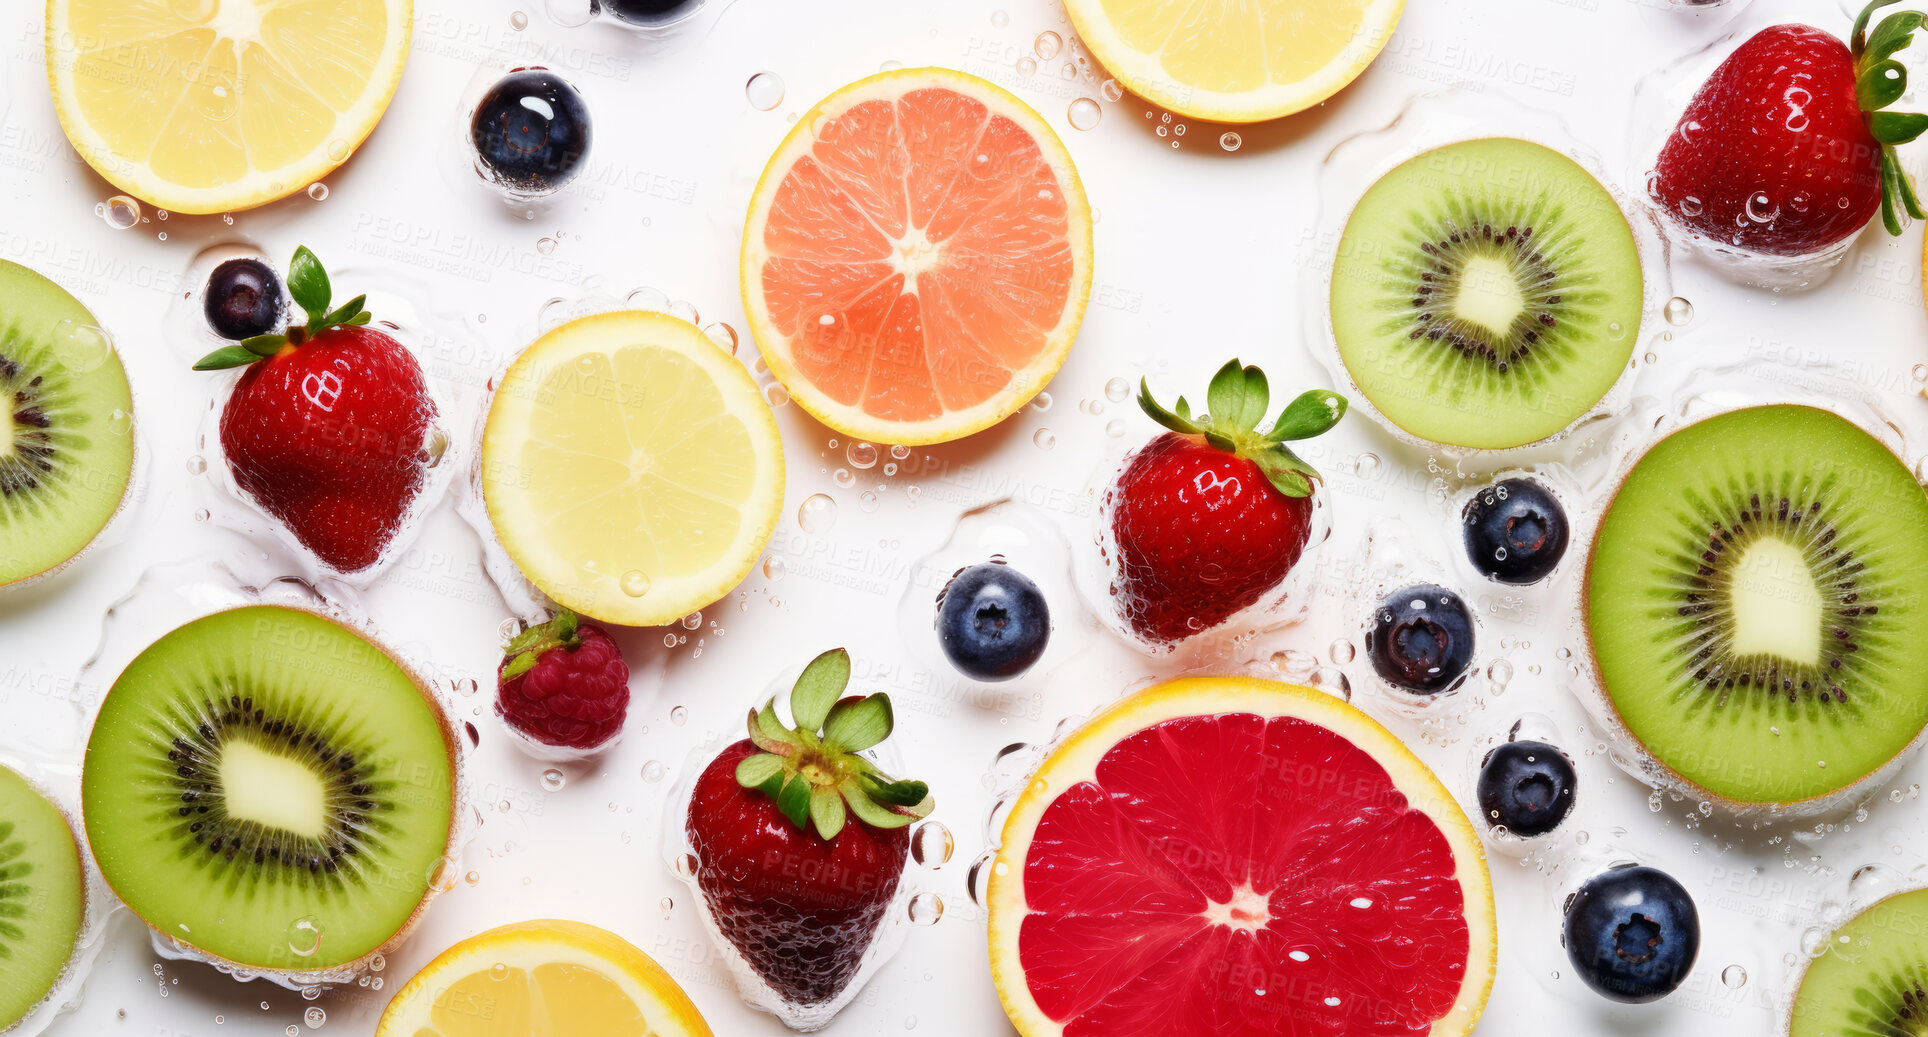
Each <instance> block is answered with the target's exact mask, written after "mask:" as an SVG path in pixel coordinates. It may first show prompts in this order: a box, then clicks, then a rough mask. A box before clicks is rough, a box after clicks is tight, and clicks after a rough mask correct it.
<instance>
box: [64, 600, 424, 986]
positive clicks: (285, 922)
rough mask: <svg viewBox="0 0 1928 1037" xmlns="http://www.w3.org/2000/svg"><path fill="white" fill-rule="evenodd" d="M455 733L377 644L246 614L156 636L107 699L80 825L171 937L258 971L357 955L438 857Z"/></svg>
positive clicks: (400, 924)
mask: <svg viewBox="0 0 1928 1037" xmlns="http://www.w3.org/2000/svg"><path fill="white" fill-rule="evenodd" d="M453 745H454V743H453V742H452V741H451V739H450V736H449V729H448V727H447V724H446V721H445V718H444V716H443V714H442V712H441V710H440V709H439V708H438V707H437V706H436V705H435V704H434V702H433V701H432V700H431V699H430V698H429V697H428V695H427V693H426V692H425V691H424V690H423V689H422V687H421V686H420V685H419V684H417V683H416V681H415V679H414V678H413V677H412V676H410V674H409V673H408V672H407V671H406V670H404V669H403V668H402V667H401V666H400V665H398V664H397V663H396V662H395V660H394V659H392V658H391V657H390V656H389V655H388V654H387V653H386V652H384V651H383V650H382V649H381V648H379V647H377V646H376V645H374V644H372V643H370V642H369V641H367V640H366V639H364V638H363V637H362V636H361V635H359V634H357V633H355V632H354V631H352V630H350V629H348V628H347V627H344V626H342V625H341V624H339V623H336V622H334V621H333V620H330V619H327V618H324V617H322V616H318V615H315V614H313V613H310V612H304V611H300V610H297V609H290V608H282V607H277V606H267V605H257V606H248V607H244V608H237V609H231V610H229V611H226V612H217V613H215V614H213V615H211V616H207V617H204V618H202V619H197V620H195V621H193V622H191V623H188V624H187V625H185V626H183V627H180V628H179V629H177V630H175V631H173V632H172V633H169V634H167V635H165V636H163V637H162V638H161V639H160V640H158V641H156V642H154V643H153V644H152V645H150V646H149V647H148V648H147V650H146V651H143V652H142V653H141V654H140V655H139V656H137V657H136V658H135V659H134V661H133V662H132V663H130V664H128V667H127V669H126V671H125V672H123V673H122V674H121V675H120V678H119V679H118V680H116V681H115V682H114V686H113V687H112V688H110V689H109V690H108V692H107V698H106V700H105V701H104V702H103V703H102V704H101V708H100V714H99V716H98V717H97V718H96V719H95V721H94V730H93V733H92V734H91V735H90V736H89V738H88V742H87V759H86V764H85V767H84V768H83V770H82V773H81V816H82V818H83V819H84V821H85V822H86V826H87V838H88V840H89V842H90V843H91V845H92V847H93V851H94V859H95V860H96V861H98V862H99V864H100V870H101V873H102V874H103V875H104V876H105V877H106V879H107V883H108V885H110V886H112V887H113V888H114V892H115V893H117V894H119V895H120V898H121V899H122V900H124V901H126V902H127V906H128V907H130V908H132V909H133V910H134V913H136V914H138V915H140V916H141V917H142V918H143V919H145V920H146V921H147V924H148V925H150V926H152V927H154V928H155V929H156V930H158V931H159V932H160V933H162V934H163V935H165V936H167V937H168V938H170V939H172V940H174V941H176V942H178V943H181V944H184V945H186V946H188V947H191V948H194V949H196V950H198V951H200V952H202V953H203V954H206V955H209V956H211V957H213V958H216V959H220V960H223V961H226V962H230V963H233V964H235V965H238V966H241V967H245V968H247V969H250V970H253V971H282V972H316V971H324V970H331V969H337V968H339V967H341V966H344V965H353V964H356V963H359V962H360V961H361V960H362V959H364V958H366V957H367V956H368V955H370V954H373V953H374V952H376V951H378V950H381V949H382V948H383V947H384V946H385V945H387V944H389V943H390V942H391V941H392V940H393V939H394V938H396V937H397V936H399V935H400V934H402V933H403V932H404V931H405V930H406V929H407V928H408V926H409V925H410V924H411V923H412V922H413V920H414V919H415V917H416V915H417V914H418V913H419V912H420V910H421V909H422V907H423V906H424V904H425V903H426V900H427V897H428V892H429V887H430V884H431V882H432V879H433V875H432V873H433V872H434V871H435V870H436V868H437V867H438V862H439V861H440V859H441V858H442V857H444V856H446V855H447V854H448V853H449V842H450V838H451V835H450V833H451V828H452V824H453V820H454V778H455V772H454V763H453V761H454V748H453Z"/></svg>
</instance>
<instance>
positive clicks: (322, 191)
mask: <svg viewBox="0 0 1928 1037" xmlns="http://www.w3.org/2000/svg"><path fill="white" fill-rule="evenodd" d="M308 197H310V198H312V199H314V200H315V201H317V202H325V201H327V200H328V185H327V184H323V183H313V184H309V185H308Z"/></svg>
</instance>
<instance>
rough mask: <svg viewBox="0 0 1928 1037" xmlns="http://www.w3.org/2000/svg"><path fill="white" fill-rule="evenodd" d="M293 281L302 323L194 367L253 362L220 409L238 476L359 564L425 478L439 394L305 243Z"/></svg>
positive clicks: (314, 546)
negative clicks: (338, 303) (334, 293)
mask: <svg viewBox="0 0 1928 1037" xmlns="http://www.w3.org/2000/svg"><path fill="white" fill-rule="evenodd" d="M288 288H289V291H290V293H291V294H292V295H293V296H294V299H295V302H296V303H298V304H300V305H301V306H302V308H303V309H305V310H307V311H308V323H307V325H306V326H305V327H299V326H298V327H291V328H289V329H288V331H287V333H286V334H285V335H260V336H257V337H255V338H251V339H248V340H247V341H245V342H243V343H241V344H240V345H235V346H227V347H224V348H222V349H219V350H216V351H215V352H213V353H210V354H208V355H207V356H206V357H203V358H202V359H201V361H200V362H199V363H197V364H195V365H194V368H195V370H197V371H211V370H220V369H223V368H229V367H240V366H244V365H245V366H246V367H247V370H246V371H243V372H242V374H241V379H240V381H239V382H237V383H236V385H235V387H234V393H233V395H231V396H230V397H229V398H228V404H227V408H226V409H225V410H223V411H222V412H221V449H222V451H223V452H224V453H225V454H226V455H227V462H228V469H229V471H230V472H232V473H233V475H234V481H235V483H236V484H237V485H239V486H240V487H241V489H243V490H244V491H246V492H247V494H248V496H250V497H252V498H253V499H254V501H255V503H257V504H258V505H260V506H261V508H262V509H263V510H265V511H267V512H268V514H270V515H273V516H274V517H275V518H276V519H279V520H280V521H281V522H282V523H283V524H284V525H286V526H287V527H288V529H289V531H290V532H292V533H293V534H294V536H295V539H296V540H298V541H300V542H301V544H302V545H303V546H304V547H306V548H308V550H310V551H312V552H314V554H315V556H316V557H317V558H319V559H320V560H321V561H322V562H323V563H324V564H326V565H328V566H330V567H331V568H333V569H335V570H336V571H338V572H344V573H351V572H356V571H359V570H362V569H366V568H368V567H369V566H371V565H373V564H374V563H375V561H376V560H377V559H378V558H380V557H381V553H382V549H383V548H384V547H385V546H386V545H387V544H388V542H389V541H390V540H391V539H393V538H394V536H395V532H396V530H397V529H398V528H399V527H400V526H401V522H402V518H403V516H404V515H406V514H407V512H408V508H409V505H410V504H411V503H412V502H413V501H414V499H415V495H416V494H417V493H418V492H420V490H421V488H422V483H423V481H424V479H425V477H426V473H425V470H424V468H423V464H422V461H421V457H420V455H421V453H422V451H423V449H424V446H425V444H426V440H427V438H428V432H429V427H430V425H431V424H432V423H433V422H434V420H435V405H434V403H433V402H431V401H430V400H429V398H428V387H427V384H426V382H425V380H424V378H423V375H422V368H421V365H420V364H419V363H417V362H416V360H415V357H414V356H413V355H412V354H410V353H409V352H408V350H407V349H405V348H403V346H402V344H401V343H400V342H397V341H395V339H393V338H391V337H389V336H388V335H386V334H383V333H382V332H380V331H376V330H374V329H371V328H368V327H364V326H363V325H365V324H366V323H367V322H368V312H367V311H366V310H364V309H362V300H363V298H365V297H362V296H358V297H357V298H355V299H354V300H353V301H351V302H349V303H348V304H346V305H344V306H342V307H341V308H339V309H337V310H334V311H332V312H330V311H329V310H328V297H329V292H330V289H329V286H328V275H327V274H326V273H325V272H324V271H323V270H322V268H321V262H320V261H319V260H317V259H316V258H315V255H314V253H312V252H310V251H308V250H307V249H306V248H300V249H297V250H296V251H295V258H294V261H293V262H292V263H290V264H289V272H288Z"/></svg>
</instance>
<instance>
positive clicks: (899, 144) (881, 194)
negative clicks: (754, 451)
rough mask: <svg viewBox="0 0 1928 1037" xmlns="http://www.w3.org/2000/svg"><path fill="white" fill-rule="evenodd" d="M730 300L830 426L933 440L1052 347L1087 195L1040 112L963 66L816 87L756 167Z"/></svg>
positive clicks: (1066, 331) (1078, 311)
mask: <svg viewBox="0 0 1928 1037" xmlns="http://www.w3.org/2000/svg"><path fill="white" fill-rule="evenodd" d="M742 275H743V308H744V310H745V312H746V313H748V314H749V319H750V329H751V332H752V333H753V334H754V335H755V337H756V342H757V346H758V348H759V349H761V350H762V351H763V358H764V361H765V362H766V363H768V364H769V365H770V370H771V371H772V372H773V373H774V374H775V375H776V376H777V379H778V380H779V381H781V382H782V383H783V385H784V388H786V389H788V390H789V391H790V396H791V398H793V399H795V400H796V401H797V402H798V403H799V404H801V405H802V406H803V408H804V409H805V410H807V411H809V412H810V413H811V414H812V415H813V416H815V417H816V418H817V419H818V420H819V421H822V422H823V423H824V424H826V425H829V426H830V427H832V428H834V429H837V430H838V431H840V432H843V433H845V434H847V435H851V436H855V437H857V438H859V439H866V440H871V441H874V442H879V443H897V444H906V445H915V444H923V443H942V442H948V441H950V440H953V439H958V438H960V437H963V436H967V435H970V434H971V433H973V432H977V431H979V430H982V429H985V428H988V427H990V426H991V425H995V424H997V423H998V422H999V421H1002V420H1004V419H1005V418H1007V417H1009V416H1010V415H1011V414H1012V413H1013V412H1014V411H1016V410H1017V409H1018V408H1019V407H1022V406H1024V403H1025V401H1027V400H1029V399H1030V398H1031V397H1032V396H1034V395H1036V394H1037V392H1038V390H1040V389H1042V388H1044V385H1045V383H1046V382H1048V381H1049V380H1050V379H1051V376H1052V375H1053V374H1056V373H1057V370H1058V367H1059V366H1060V365H1062V364H1063V363H1064V358H1065V354H1066V353H1068V352H1069V351H1070V349H1071V341H1072V339H1073V338H1074V337H1075V336H1076V335H1077V333H1078V324H1079V322H1080V321H1081V320H1083V318H1084V309H1085V300H1086V298H1087V297H1088V296H1089V295H1090V293H1091V206H1090V204H1089V203H1087V202H1086V201H1085V195H1084V188H1083V186H1082V185H1081V184H1080V183H1079V182H1078V173H1077V170H1076V169H1075V168H1073V166H1072V164H1071V156H1070V155H1069V154H1067V153H1066V152H1065V150H1064V145H1063V143H1062V142H1060V141H1059V140H1058V137H1057V135H1056V134H1055V133H1053V132H1051V128H1050V127H1049V126H1047V125H1045V122H1044V120H1043V119H1042V118H1040V117H1039V115H1038V113H1037V112H1035V111H1032V110H1031V108H1030V107H1029V106H1027V105H1026V104H1025V103H1024V102H1023V101H1020V100H1018V99H1017V98H1016V97H1013V96H1011V95H1010V94H1009V93H1006V92H1005V91H1003V90H1000V89H998V88H997V87H995V86H993V85H991V84H990V83H987V82H985V81H984V80H982V79H978V78H976V77H975V76H968V75H965V74H963V73H961V72H952V71H949V70H946V69H938V68H917V69H902V70H899V71H895V72H885V73H882V74H880V75H875V76H871V77H870V78H868V79H864V80H860V81H858V82H856V83H852V84H850V85H849V86H846V87H844V88H843V89H841V90H839V91H837V92H836V93H834V94H831V95H830V96H829V97H828V98H825V99H824V101H823V103H821V104H819V105H817V107H816V108H815V109H813V110H812V111H811V112H810V114H809V115H808V116H806V117H804V118H802V119H799V120H797V125H796V128H795V129H793V130H791V131H790V134H789V136H787V137H785V138H784V140H783V143H782V145H781V146H779V147H778V148H777V151H776V154H775V155H773V156H772V157H771V158H770V164H769V165H768V166H767V167H765V168H764V170H763V179H762V180H761V181H759V182H758V184H757V188H756V194H755V195H754V196H753V197H752V198H751V199H750V213H749V220H748V224H747V226H746V227H745V228H744V233H743V265H742Z"/></svg>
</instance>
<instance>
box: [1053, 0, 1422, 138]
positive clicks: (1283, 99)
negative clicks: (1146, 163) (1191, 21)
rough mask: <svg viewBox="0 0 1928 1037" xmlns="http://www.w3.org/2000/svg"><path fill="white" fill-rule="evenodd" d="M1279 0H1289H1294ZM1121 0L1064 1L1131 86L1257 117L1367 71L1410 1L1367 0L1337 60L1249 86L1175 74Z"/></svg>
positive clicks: (1219, 113) (1317, 98) (1195, 8)
mask: <svg viewBox="0 0 1928 1037" xmlns="http://www.w3.org/2000/svg"><path fill="white" fill-rule="evenodd" d="M1274 2H1275V3H1279V4H1285V3H1290V2H1292V0H1274ZM1117 5H1118V0H1065V5H1064V6H1065V11H1066V13H1068V14H1069V15H1070V16H1071V25H1072V28H1074V29H1076V30H1077V32H1078V38H1079V39H1081V40H1083V41H1084V44H1085V46H1086V47H1087V48H1089V49H1090V50H1091V53H1092V54H1093V55H1094V56H1095V57H1097V59H1098V61H1099V62H1100V63H1101V64H1103V65H1104V66H1105V69H1106V71H1109V72H1110V73H1111V74H1112V75H1114V76H1116V77H1117V78H1118V82H1119V83H1120V84H1122V85H1123V86H1124V87H1125V89H1127V90H1130V91H1131V92H1132V93H1134V94H1136V95H1138V96H1139V97H1142V98H1144V99H1145V100H1147V101H1150V102H1151V103H1153V104H1155V105H1157V106H1159V107H1160V108H1166V109H1169V110H1171V111H1174V112H1177V113H1179V114H1181V115H1189V116H1191V117H1192V118H1195V119H1207V120H1210V121H1212V122H1229V123H1253V122H1264V121H1266V120H1268V119H1278V118H1282V117H1284V116H1287V115H1292V114H1295V113H1297V112H1301V111H1304V110H1305V109H1307V108H1310V107H1312V106H1313V105H1316V104H1318V103H1320V102H1322V101H1324V100H1326V99H1327V98H1329V97H1331V96H1332V95H1333V94H1336V93H1338V92H1339V91H1340V90H1343V89H1345V88H1346V86H1348V85H1349V84H1351V82H1352V81H1353V80H1355V79H1357V78H1359V75H1360V74H1361V73H1363V72H1364V71H1365V70H1366V68H1367V66H1369V65H1371V64H1372V62H1373V59H1375V58H1377V57H1378V56H1379V52H1380V51H1381V50H1384V49H1385V46H1386V43H1387V42H1388V41H1390V40H1391V39H1392V34H1393V30H1394V29H1395V28H1397V27H1398V25H1399V17H1400V15H1401V14H1403V13H1404V12H1405V9H1406V0H1362V2H1361V3H1360V4H1359V5H1358V6H1360V7H1362V8H1363V9H1364V10H1363V11H1362V12H1361V18H1360V29H1359V31H1358V32H1357V34H1355V35H1353V36H1352V37H1351V38H1350V39H1349V41H1348V42H1347V44H1346V45H1345V47H1344V48H1343V49H1342V50H1341V51H1340V52H1339V54H1338V55H1337V56H1335V57H1334V58H1333V59H1332V60H1330V61H1328V62H1327V63H1326V64H1325V65H1323V66H1321V67H1320V68H1318V69H1317V70H1316V71H1314V72H1313V73H1312V74H1310V75H1307V76H1304V77H1302V78H1299V79H1296V80H1291V81H1288V82H1268V83H1267V84H1266V85H1265V86H1262V87H1259V88H1258V89H1255V90H1241V91H1226V90H1214V89H1210V88H1207V87H1203V86H1200V85H1198V84H1196V83H1190V82H1185V81H1183V80H1182V79H1181V78H1179V77H1176V76H1174V75H1173V74H1172V72H1171V71H1170V70H1168V69H1167V68H1166V67H1165V64H1164V62H1163V61H1162V60H1161V58H1160V56H1159V55H1158V54H1154V53H1147V52H1146V51H1144V50H1142V49H1140V48H1138V47H1136V46H1133V45H1132V44H1131V43H1128V42H1127V41H1126V40H1125V39H1124V35H1123V34H1122V33H1121V32H1120V31H1119V28H1118V26H1117V24H1116V22H1115V21H1114V20H1113V18H1112V17H1111V15H1109V14H1108V13H1107V12H1106V10H1105V9H1106V7H1107V6H1117ZM1134 6H1141V7H1143V6H1146V5H1134ZM1240 6H1244V5H1243V4H1241V5H1240ZM1300 6H1301V7H1303V6H1304V5H1300ZM1165 10H1177V11H1183V12H1184V13H1185V14H1187V15H1190V16H1193V17H1202V16H1203V14H1202V11H1201V9H1200V7H1199V5H1167V7H1166V8H1165ZM1235 37H1236V38H1234V39H1231V40H1228V42H1227V44H1226V46H1227V47H1228V48H1229V47H1233V46H1239V47H1243V46H1245V45H1247V43H1248V42H1249V40H1248V39H1247V37H1245V36H1244V34H1242V33H1240V34H1235Z"/></svg>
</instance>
